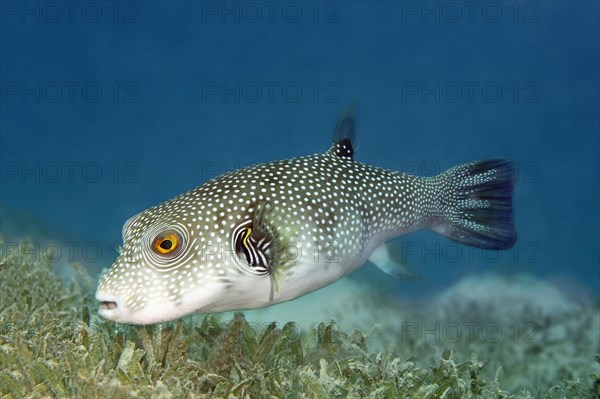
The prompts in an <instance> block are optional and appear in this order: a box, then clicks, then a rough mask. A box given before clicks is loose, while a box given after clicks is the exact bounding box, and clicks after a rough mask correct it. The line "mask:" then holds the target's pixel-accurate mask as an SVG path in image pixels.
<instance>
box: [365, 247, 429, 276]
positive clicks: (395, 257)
mask: <svg viewBox="0 0 600 399" xmlns="http://www.w3.org/2000/svg"><path fill="white" fill-rule="evenodd" d="M369 261H370V262H371V263H373V264H374V265H375V266H377V267H378V268H379V269H380V270H381V271H383V272H384V273H386V274H389V275H390V276H393V277H396V278H402V279H406V280H420V279H421V278H422V277H421V276H419V275H418V274H415V273H413V272H412V271H411V270H410V269H408V267H407V266H406V264H405V263H404V262H403V261H402V255H401V253H400V251H399V249H398V248H395V246H391V245H390V244H381V245H380V246H378V247H377V248H375V250H374V251H373V252H372V253H371V256H369Z"/></svg>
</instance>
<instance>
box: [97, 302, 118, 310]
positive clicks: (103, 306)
mask: <svg viewBox="0 0 600 399" xmlns="http://www.w3.org/2000/svg"><path fill="white" fill-rule="evenodd" d="M116 308H117V303H116V302H115V301H102V302H100V310H101V311H102V310H113V309H116Z"/></svg>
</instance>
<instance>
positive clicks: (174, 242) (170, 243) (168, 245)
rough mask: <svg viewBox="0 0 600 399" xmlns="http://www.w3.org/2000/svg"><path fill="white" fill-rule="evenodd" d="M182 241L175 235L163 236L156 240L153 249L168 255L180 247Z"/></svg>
mask: <svg viewBox="0 0 600 399" xmlns="http://www.w3.org/2000/svg"><path fill="white" fill-rule="evenodd" d="M179 243H180V239H179V236H177V234H175V233H167V234H161V235H159V236H158V237H156V239H155V240H154V243H153V244H152V247H153V248H154V251H156V253H158V254H161V255H168V254H170V253H171V252H173V251H175V250H176V249H177V248H178V247H179Z"/></svg>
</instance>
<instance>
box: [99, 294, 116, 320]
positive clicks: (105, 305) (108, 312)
mask: <svg viewBox="0 0 600 399" xmlns="http://www.w3.org/2000/svg"><path fill="white" fill-rule="evenodd" d="M96 300H97V301H98V302H100V306H98V313H99V314H100V316H102V317H104V318H105V319H108V320H115V318H116V317H117V316H118V314H119V313H120V311H122V309H121V308H120V306H119V299H118V298H115V297H112V296H110V295H105V294H100V293H96Z"/></svg>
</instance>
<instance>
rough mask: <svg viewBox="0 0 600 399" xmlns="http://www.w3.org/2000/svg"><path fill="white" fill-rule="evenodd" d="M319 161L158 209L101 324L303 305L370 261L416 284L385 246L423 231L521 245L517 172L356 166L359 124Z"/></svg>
mask: <svg viewBox="0 0 600 399" xmlns="http://www.w3.org/2000/svg"><path fill="white" fill-rule="evenodd" d="M352 114H353V112H352V111H351V110H349V111H347V112H345V113H344V114H343V115H342V117H341V118H340V121H339V122H338V124H337V127H336V130H335V134H334V138H333V145H332V146H331V148H329V150H328V151H326V152H324V153H320V154H316V155H311V156H306V157H300V158H294V159H288V160H283V161H275V162H270V163H265V164H260V165H255V166H250V167H247V168H243V169H240V170H236V171H233V172H230V173H227V174H224V175H222V176H219V177H217V178H215V179H212V180H210V181H207V182H206V183H204V184H202V185H200V186H198V187H196V188H194V189H192V190H190V191H188V192H186V193H184V194H181V195H179V196H178V197H175V198H173V199H171V200H169V201H166V202H164V203H162V204H160V205H157V206H154V207H152V208H150V209H147V210H145V211H143V212H141V213H139V214H137V215H135V216H133V217H132V218H130V219H129V220H128V221H127V222H126V223H125V225H124V226H123V246H122V248H121V249H120V255H119V256H118V258H117V260H116V261H115V263H114V265H113V266H112V268H111V269H110V270H109V271H108V272H107V273H106V274H105V275H104V276H103V277H102V279H101V281H100V284H99V286H98V290H97V292H96V298H97V299H98V301H100V314H101V315H102V316H103V317H105V318H107V319H110V320H114V321H116V322H121V323H133V324H152V323H157V322H162V321H167V320H173V319H176V318H179V317H182V316H185V315H189V314H193V313H207V312H218V311H225V310H234V309H251V308H258V307H263V306H267V305H272V304H276V303H280V302H284V301H289V300H291V299H294V298H298V297H299V296H302V295H304V294H306V293H309V292H311V291H314V290H317V289H319V288H322V287H324V286H326V285H328V284H331V283H333V282H335V281H336V280H338V279H340V278H341V277H343V276H345V275H347V274H349V273H351V272H353V271H354V270H356V269H357V268H359V267H360V266H362V265H363V264H364V263H365V262H366V261H367V260H369V261H371V262H372V263H374V264H375V265H376V266H378V267H379V268H381V269H382V270H384V271H385V272H387V273H389V274H392V275H395V276H400V277H413V276H414V275H412V274H410V272H409V271H408V270H407V269H405V268H404V267H403V265H402V264H401V263H400V262H399V261H398V260H397V256H395V253H394V252H393V251H391V250H390V248H389V247H388V246H387V245H386V241H388V240H390V239H392V238H394V237H396V236H399V235H401V234H405V233H407V232H410V231H414V230H416V229H421V228H430V229H433V230H435V231H436V232H438V233H441V234H443V235H444V236H446V237H448V238H450V239H452V240H455V241H458V242H461V243H463V244H466V245H471V246H474V247H479V248H486V249H507V248H510V247H512V246H513V244H514V243H515V240H516V233H515V230H514V226H513V216H512V191H513V182H514V168H513V166H512V164H511V162H510V161H507V160H504V159H490V160H484V161H478V162H471V163H466V164H464V165H459V166H456V167H453V168H451V169H449V170H447V171H445V172H443V173H441V174H440V175H437V176H434V177H419V176H411V175H408V174H405V173H400V172H395V171H391V170H386V169H382V168H377V167H374V166H370V165H366V164H363V163H360V162H357V161H355V160H354V159H353V157H354V145H353V140H354V118H353V115H352Z"/></svg>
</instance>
